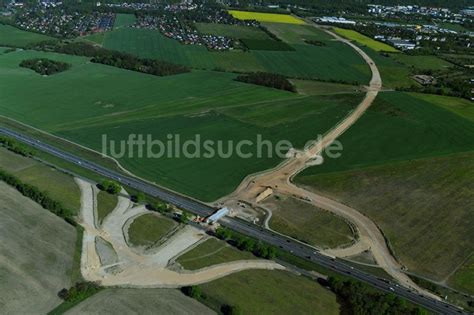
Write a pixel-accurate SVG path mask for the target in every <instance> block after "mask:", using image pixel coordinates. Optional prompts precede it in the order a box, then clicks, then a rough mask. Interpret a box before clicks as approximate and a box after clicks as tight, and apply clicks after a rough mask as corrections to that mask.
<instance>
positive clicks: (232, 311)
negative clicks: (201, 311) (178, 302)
mask: <svg viewBox="0 0 474 315" xmlns="http://www.w3.org/2000/svg"><path fill="white" fill-rule="evenodd" d="M181 292H183V293H184V294H185V295H187V296H189V297H190V298H193V299H196V300H198V301H201V302H202V301H205V300H206V298H207V296H206V295H205V294H204V293H202V290H201V288H200V287H198V286H196V285H192V286H185V287H182V288H181ZM220 311H221V313H222V314H223V315H241V314H242V309H241V308H240V307H239V306H238V305H230V304H222V305H221V307H220Z"/></svg>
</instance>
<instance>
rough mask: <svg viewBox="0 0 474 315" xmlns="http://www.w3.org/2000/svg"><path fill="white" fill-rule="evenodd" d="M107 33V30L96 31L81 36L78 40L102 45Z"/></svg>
mask: <svg viewBox="0 0 474 315" xmlns="http://www.w3.org/2000/svg"><path fill="white" fill-rule="evenodd" d="M106 35H107V32H100V33H95V34H91V35H86V36H82V37H79V38H78V40H81V41H85V42H89V43H92V44H99V45H102V43H103V42H104V39H105V36H106Z"/></svg>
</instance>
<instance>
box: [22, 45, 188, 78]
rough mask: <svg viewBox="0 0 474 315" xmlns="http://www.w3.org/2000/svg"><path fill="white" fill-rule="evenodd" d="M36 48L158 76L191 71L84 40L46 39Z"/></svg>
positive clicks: (180, 66)
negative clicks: (53, 40)
mask: <svg viewBox="0 0 474 315" xmlns="http://www.w3.org/2000/svg"><path fill="white" fill-rule="evenodd" d="M31 48H34V49H39V50H46V51H55V52H58V53H62V54H68V55H75V56H84V57H90V58H92V59H91V61H92V62H94V63H100V64H104V65H108V66H113V67H117V68H122V69H127V70H131V71H137V72H142V73H147V74H151V75H156V76H167V75H174V74H179V73H186V72H189V71H190V69H189V68H188V67H185V66H182V65H177V64H174V63H171V62H166V61H161V60H155V59H141V58H138V57H135V56H132V55H130V54H126V53H121V52H118V51H113V50H108V49H105V48H102V47H97V46H93V45H90V44H87V43H83V42H51V41H46V42H42V43H39V44H36V45H34V46H33V47H31Z"/></svg>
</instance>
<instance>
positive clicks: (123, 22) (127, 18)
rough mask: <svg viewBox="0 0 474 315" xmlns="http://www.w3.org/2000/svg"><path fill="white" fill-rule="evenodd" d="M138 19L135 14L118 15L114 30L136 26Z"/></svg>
mask: <svg viewBox="0 0 474 315" xmlns="http://www.w3.org/2000/svg"><path fill="white" fill-rule="evenodd" d="M135 21H136V18H135V15H134V14H117V16H116V18H115V22H114V29H117V28H121V27H127V26H130V25H133V24H135Z"/></svg>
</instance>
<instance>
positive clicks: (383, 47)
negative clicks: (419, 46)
mask: <svg viewBox="0 0 474 315" xmlns="http://www.w3.org/2000/svg"><path fill="white" fill-rule="evenodd" d="M334 30H335V31H336V33H338V34H339V35H341V36H344V37H345V38H347V39H350V40H354V41H356V42H358V43H359V44H361V45H365V46H367V47H369V48H371V49H373V50H375V51H387V52H399V51H398V50H397V49H396V48H394V47H392V46H390V45H387V44H385V43H382V42H379V41H376V40H374V39H372V38H370V37H367V36H365V35H362V34H361V33H359V32H356V31H354V30H348V29H344V28H338V27H335V28H334Z"/></svg>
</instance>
